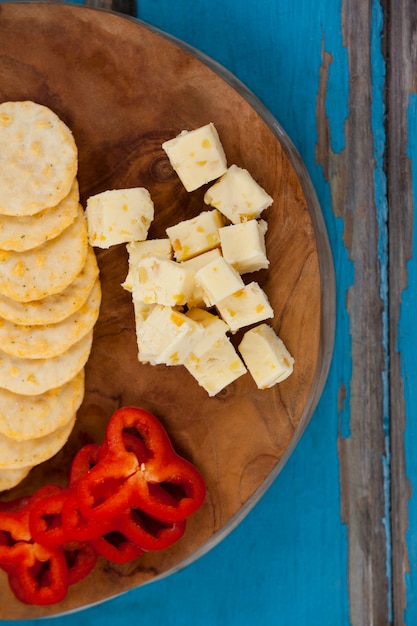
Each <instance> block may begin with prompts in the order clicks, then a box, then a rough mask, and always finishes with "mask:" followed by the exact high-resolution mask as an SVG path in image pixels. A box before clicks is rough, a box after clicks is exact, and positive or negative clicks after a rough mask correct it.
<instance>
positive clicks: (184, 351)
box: [138, 305, 204, 365]
mask: <svg viewBox="0 0 417 626" xmlns="http://www.w3.org/2000/svg"><path fill="white" fill-rule="evenodd" d="M203 332H204V329H203V327H202V326H201V325H200V324H199V323H198V322H195V321H194V320H192V319H190V318H188V317H186V316H185V315H184V314H183V313H181V312H180V311H176V310H175V309H173V308H172V307H167V306H162V305H156V306H155V307H154V308H153V309H152V311H151V312H150V313H149V315H148V317H147V318H146V319H145V320H144V321H143V323H142V324H141V325H140V327H139V329H138V347H139V354H140V352H141V350H142V351H143V353H144V354H146V356H147V358H148V359H149V362H150V363H152V364H153V365H157V364H161V363H164V364H165V365H180V364H181V363H183V362H184V361H185V359H186V358H187V357H188V355H189V354H190V352H191V351H192V350H193V348H194V346H195V345H196V343H197V342H198V340H199V339H200V338H201V336H202V334H203Z"/></svg>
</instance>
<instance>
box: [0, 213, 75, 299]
mask: <svg viewBox="0 0 417 626" xmlns="http://www.w3.org/2000/svg"><path fill="white" fill-rule="evenodd" d="M87 248H88V236H87V220H86V217H85V214H84V210H83V208H82V207H81V205H79V207H78V215H77V218H76V219H75V221H74V222H73V223H72V224H71V225H70V226H68V228H66V229H65V230H64V231H63V232H62V233H61V234H60V235H58V237H55V239H51V240H50V241H47V242H46V243H44V244H42V245H41V246H38V247H37V248H32V249H31V250H26V251H25V252H15V251H12V250H2V251H0V293H1V294H3V295H5V296H7V297H8V298H12V299H13V300H18V301H19V302H30V301H31V300H39V299H41V298H45V297H46V296H49V295H52V294H55V293H59V292H60V291H62V290H63V289H65V287H67V286H68V285H69V284H70V283H71V282H72V281H73V280H75V278H76V276H77V275H78V274H79V273H80V272H81V270H82V268H83V266H84V264H85V262H86V259H87Z"/></svg>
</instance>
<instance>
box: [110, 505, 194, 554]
mask: <svg viewBox="0 0 417 626" xmlns="http://www.w3.org/2000/svg"><path fill="white" fill-rule="evenodd" d="M185 527H186V521H185V520H179V521H178V522H173V523H168V522H167V523H165V522H161V521H160V520H157V519H155V518H153V517H150V516H148V515H146V513H144V512H143V511H140V510H138V509H133V508H131V509H129V510H128V511H126V512H125V513H123V514H122V515H120V516H119V517H118V518H116V520H115V528H116V530H118V531H119V532H121V533H122V534H123V535H124V536H125V537H127V538H128V539H130V540H131V541H132V542H133V543H135V544H136V545H138V546H139V547H141V548H142V549H143V550H145V551H155V550H164V549H165V548H168V547H169V546H172V545H173V544H174V543H176V542H177V541H178V540H179V539H181V537H182V536H183V534H184V532H185Z"/></svg>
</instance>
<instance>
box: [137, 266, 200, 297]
mask: <svg viewBox="0 0 417 626" xmlns="http://www.w3.org/2000/svg"><path fill="white" fill-rule="evenodd" d="M193 287H194V274H193V272H191V271H189V270H187V268H186V267H184V266H183V265H182V264H180V263H176V261H169V260H167V259H160V258H158V257H156V256H150V257H145V258H143V259H141V260H140V261H139V263H138V265H137V267H136V271H135V276H134V281H133V288H132V295H133V297H134V298H135V299H136V300H140V301H142V302H144V303H145V304H151V303H155V304H163V305H165V306H176V305H184V304H186V302H187V301H188V299H189V297H190V296H191V293H192V290H193Z"/></svg>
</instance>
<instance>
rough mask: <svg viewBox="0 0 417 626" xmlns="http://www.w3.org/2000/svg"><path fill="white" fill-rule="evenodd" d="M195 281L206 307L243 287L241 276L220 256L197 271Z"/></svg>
mask: <svg viewBox="0 0 417 626" xmlns="http://www.w3.org/2000/svg"><path fill="white" fill-rule="evenodd" d="M195 280H196V283H197V285H199V286H200V287H201V288H202V289H203V292H204V302H205V303H206V305H207V306H213V305H215V304H217V303H218V302H220V300H223V299H224V298H226V297H227V296H230V295H231V294H232V293H234V292H235V291H238V290H239V289H242V287H244V282H243V280H242V278H241V276H240V275H239V274H238V272H237V271H236V270H235V269H233V267H232V266H231V265H230V264H229V263H228V262H227V261H225V259H224V258H223V257H222V256H220V257H219V258H218V259H214V261H211V262H210V263H208V264H207V265H205V266H204V267H202V268H201V269H200V270H198V272H197V273H196V275H195Z"/></svg>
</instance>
